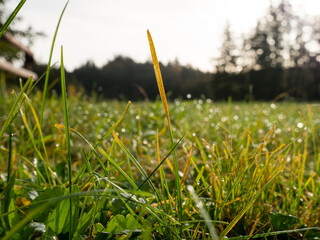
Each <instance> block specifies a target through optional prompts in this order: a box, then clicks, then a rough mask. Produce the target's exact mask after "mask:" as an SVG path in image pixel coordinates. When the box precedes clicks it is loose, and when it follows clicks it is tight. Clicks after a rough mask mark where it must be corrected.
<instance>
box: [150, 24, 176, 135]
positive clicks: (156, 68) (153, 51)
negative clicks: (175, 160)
mask: <svg viewBox="0 0 320 240" xmlns="http://www.w3.org/2000/svg"><path fill="white" fill-rule="evenodd" d="M147 34H148V41H149V46H150V51H151V57H152V63H153V68H154V73H155V75H156V79H157V84H158V88H159V93H160V97H161V101H162V104H163V108H164V111H165V113H166V117H167V120H168V125H169V130H170V132H171V123H170V116H169V109H168V103H167V98H166V93H165V91H164V86H163V81H162V76H161V71H160V66H159V62H158V58H157V53H156V49H155V47H154V44H153V41H152V37H151V34H150V32H149V30H147Z"/></svg>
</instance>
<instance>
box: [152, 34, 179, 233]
mask: <svg viewBox="0 0 320 240" xmlns="http://www.w3.org/2000/svg"><path fill="white" fill-rule="evenodd" d="M147 35H148V41H149V46H150V52H151V57H152V62H153V68H154V72H155V75H156V80H157V84H158V89H159V93H160V97H161V101H162V105H163V108H164V111H165V114H166V117H167V121H168V127H169V133H170V139H171V145H173V135H172V127H171V122H170V116H169V108H168V103H167V98H166V93H165V90H164V86H163V81H162V76H161V71H160V66H159V61H158V57H157V53H156V49H155V47H154V43H153V40H152V37H151V34H150V32H149V30H147ZM173 159H174V174H175V185H176V189H177V201H178V206H177V208H176V209H177V214H178V219H179V222H181V221H182V212H183V210H182V196H181V187H180V176H179V169H178V161H177V158H176V154H175V151H173ZM180 237H182V226H180Z"/></svg>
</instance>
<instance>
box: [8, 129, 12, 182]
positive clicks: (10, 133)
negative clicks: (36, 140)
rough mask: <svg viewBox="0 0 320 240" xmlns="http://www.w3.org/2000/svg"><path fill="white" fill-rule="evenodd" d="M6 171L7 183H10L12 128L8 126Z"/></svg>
mask: <svg viewBox="0 0 320 240" xmlns="http://www.w3.org/2000/svg"><path fill="white" fill-rule="evenodd" d="M8 155H9V156H8V169H7V182H9V181H10V176H11V168H12V126H11V124H10V126H9V153H8Z"/></svg>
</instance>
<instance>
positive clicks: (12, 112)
mask: <svg viewBox="0 0 320 240" xmlns="http://www.w3.org/2000/svg"><path fill="white" fill-rule="evenodd" d="M30 85H32V78H31V77H30V78H29V79H28V81H27V82H26V84H25V85H24V86H23V88H22V89H21V91H20V93H19V95H18V97H17V99H16V101H15V102H14V104H13V105H12V107H11V109H10V112H9V115H8V117H7V120H6V121H5V123H4V124H3V126H2V129H1V131H0V139H1V138H2V137H3V134H4V133H5V131H6V130H7V128H8V127H9V125H10V124H11V123H12V121H13V120H14V119H15V117H16V116H17V113H18V110H19V109H18V108H19V105H21V104H22V102H23V101H24V98H23V94H24V92H25V91H26V90H27V89H28V87H29V86H30Z"/></svg>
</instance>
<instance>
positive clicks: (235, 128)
mask: <svg viewBox="0 0 320 240" xmlns="http://www.w3.org/2000/svg"><path fill="white" fill-rule="evenodd" d="M21 6H22V5H21ZM21 6H20V7H21ZM64 10H65V9H64ZM64 10H63V11H64ZM15 14H16V13H15ZM61 17H62V14H61ZM61 17H60V19H59V24H60V21H61ZM12 20H13V18H11V21H12ZM59 24H58V26H59ZM2 30H3V29H2ZM4 30H5V29H4ZM57 30H58V27H57ZM57 30H56V34H55V36H56V35H57ZM148 39H149V43H150V50H151V54H152V59H153V63H154V67H155V74H156V80H155V87H156V85H157V84H158V88H159V92H160V99H161V101H156V102H134V103H130V102H129V103H125V102H118V101H105V100H102V99H98V98H94V97H93V98H87V97H86V96H84V95H83V94H82V93H81V91H79V93H77V94H75V95H69V96H68V97H67V95H68V92H67V86H68V79H65V76H64V66H63V52H62V48H61V89H62V96H57V95H54V94H53V95H51V96H48V95H47V94H46V91H47V90H45V91H44V92H41V91H39V90H36V88H34V86H35V85H36V84H37V82H33V81H32V79H29V80H28V81H26V82H25V84H22V83H21V88H20V89H15V91H9V90H8V89H6V88H5V87H4V86H5V85H4V84H3V85H0V103H1V104H0V129H1V130H0V164H1V166H2V168H1V171H0V194H1V196H0V237H1V239H96V240H98V239H115V238H119V239H223V238H225V237H228V238H229V239H250V238H260V239H317V238H319V237H320V220H319V219H320V208H319V204H320V199H319V194H320V178H319V176H320V155H319V153H320V151H319V150H320V149H319V132H320V131H319V130H320V126H319V124H320V113H319V112H320V111H319V110H320V109H319V108H320V105H318V104H309V105H308V104H305V103H232V102H231V101H230V102H229V103H215V102H213V101H211V100H209V99H197V100H192V101H181V100H178V99H177V100H176V101H174V102H169V103H167V101H166V96H165V91H164V88H165V86H163V83H162V78H161V72H160V69H159V67H158V60H157V58H156V52H155V47H154V44H153V41H152V39H151V35H150V33H149V32H148ZM53 46H54V41H53V44H52V48H51V51H50V56H51V55H52V51H53ZM50 62H51V57H50V59H49V64H48V66H50ZM49 70H50V68H49V67H48V71H47V72H46V76H47V78H46V79H48V76H49ZM46 79H45V82H47V80H46ZM156 82H157V84H156Z"/></svg>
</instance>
